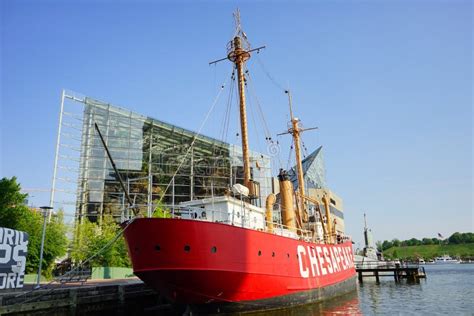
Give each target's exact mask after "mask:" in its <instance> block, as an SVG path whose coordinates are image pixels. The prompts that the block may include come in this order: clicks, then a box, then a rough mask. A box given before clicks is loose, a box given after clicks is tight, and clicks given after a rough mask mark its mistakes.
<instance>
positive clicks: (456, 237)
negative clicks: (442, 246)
mask: <svg viewBox="0 0 474 316" xmlns="http://www.w3.org/2000/svg"><path fill="white" fill-rule="evenodd" d="M448 241H449V243H450V244H461V243H462V242H463V236H462V235H461V234H460V233H458V232H455V233H454V234H452V235H451V236H450V237H449V238H448Z"/></svg>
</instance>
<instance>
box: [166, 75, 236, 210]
mask: <svg viewBox="0 0 474 316" xmlns="http://www.w3.org/2000/svg"><path fill="white" fill-rule="evenodd" d="M228 80H229V77H228V78H227V79H226V80H225V82H224V83H223V84H222V85H221V88H220V90H219V92H218V93H217V95H216V97H215V98H214V102H212V105H211V107H210V108H209V111H208V112H207V113H206V116H205V117H204V120H203V122H202V123H201V126H199V129H198V131H197V133H196V134H194V137H193V140H192V141H191V144H190V145H189V147H188V149H187V150H186V153H185V154H184V157H183V159H182V160H181V162H180V164H179V165H178V168H177V169H176V171H175V172H174V174H173V177H171V180H170V182H169V183H168V185H167V186H166V188H165V190H164V191H163V193H162V195H161V198H160V200H159V203H161V202H163V199H164V197H165V194H166V192H167V191H168V189H169V188H170V186H171V183H173V181H174V178H175V177H176V175H177V174H178V171H179V170H180V169H181V167H182V166H183V164H184V162H185V161H186V158H187V156H188V155H189V153H190V152H191V149H192V148H193V147H194V143H195V142H196V140H197V138H198V136H200V135H201V131H202V129H203V127H204V125H205V124H206V122H207V120H208V119H209V116H210V115H211V112H212V111H213V110H214V107H215V106H216V104H217V101H219V98H220V96H221V94H222V91H224V88H225V86H226V84H227V83H228Z"/></svg>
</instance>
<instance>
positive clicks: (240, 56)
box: [227, 33, 252, 194]
mask: <svg viewBox="0 0 474 316" xmlns="http://www.w3.org/2000/svg"><path fill="white" fill-rule="evenodd" d="M229 44H230V45H229V52H228V55H227V56H228V58H229V60H230V61H232V62H233V63H234V64H235V68H236V69H237V80H238V85H239V110H240V131H241V135H242V159H243V163H244V185H245V186H246V187H247V188H248V189H249V190H250V193H251V194H252V186H251V185H250V156H249V141H248V131H247V109H246V106H245V78H244V64H245V62H246V61H247V60H249V59H250V53H249V52H248V51H247V50H246V49H244V47H243V41H242V38H241V35H240V33H238V34H237V35H236V36H235V37H234V38H233V40H232V41H231V42H230V43H229Z"/></svg>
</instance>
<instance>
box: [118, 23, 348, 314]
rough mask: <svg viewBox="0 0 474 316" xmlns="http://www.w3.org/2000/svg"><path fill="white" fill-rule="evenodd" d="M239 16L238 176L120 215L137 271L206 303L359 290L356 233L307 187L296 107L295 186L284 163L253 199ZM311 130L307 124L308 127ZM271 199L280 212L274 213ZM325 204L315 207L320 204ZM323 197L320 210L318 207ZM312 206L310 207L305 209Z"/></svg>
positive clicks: (163, 290) (231, 305)
mask: <svg viewBox="0 0 474 316" xmlns="http://www.w3.org/2000/svg"><path fill="white" fill-rule="evenodd" d="M261 48H262V47H260V48H257V49H250V45H249V44H248V42H247V41H246V35H245V33H243V32H242V30H241V29H240V23H238V24H237V30H236V35H235V37H234V38H233V40H232V41H231V42H230V43H229V45H228V55H227V58H226V59H228V60H230V61H231V62H233V63H234V64H235V68H236V69H237V75H238V76H237V78H238V87H239V93H240V100H239V101H240V119H241V131H242V134H241V135H242V152H243V165H244V180H243V185H241V184H235V185H234V186H233V187H232V192H228V194H226V195H224V196H219V197H212V198H208V199H203V200H193V201H189V202H184V203H181V204H180V205H179V207H178V211H176V212H173V214H172V215H171V214H169V218H139V217H136V218H135V219H132V220H130V221H128V222H125V223H124V224H123V225H124V226H125V230H124V236H125V239H126V242H127V244H128V250H129V254H130V256H131V259H132V264H133V270H134V273H135V274H136V275H137V276H138V277H139V278H140V279H142V280H143V281H144V282H145V283H146V284H148V285H150V286H151V287H153V288H155V289H156V290H158V291H159V292H160V294H162V295H164V296H165V297H166V298H167V299H169V300H170V301H171V302H174V303H177V304H182V305H188V306H196V307H199V308H203V309H204V310H207V311H210V312H219V311H228V310H242V309H252V310H256V309H267V308H278V307H281V306H291V305H298V304H305V303H311V302H316V301H320V300H323V299H327V298H331V297H334V296H338V295H341V294H344V293H347V292H350V291H353V290H355V286H356V278H355V274H356V273H355V268H354V259H353V253H352V242H351V241H350V240H349V238H347V237H344V236H342V235H340V234H339V233H337V232H336V230H335V227H334V222H333V220H332V219H331V212H330V211H326V210H330V206H329V200H330V196H328V195H327V194H326V195H324V196H323V197H322V198H321V199H317V198H316V197H310V196H306V195H305V193H306V192H305V187H304V180H303V171H302V170H303V168H302V163H301V157H300V139H299V136H300V134H301V133H302V132H303V131H304V130H305V129H303V128H302V127H301V126H300V124H299V120H298V119H297V118H294V117H293V113H292V110H291V97H290V94H289V92H288V96H289V100H290V102H289V103H290V114H291V127H290V128H289V130H288V132H287V133H288V134H291V135H292V136H293V138H294V144H295V153H296V162H297V164H296V167H297V169H296V171H297V177H298V190H297V191H295V190H294V189H293V186H292V183H291V181H290V180H289V178H288V174H287V173H286V172H285V171H283V170H280V174H279V194H278V197H277V196H275V195H274V194H273V193H272V194H270V195H269V196H268V197H266V208H261V207H259V206H257V205H260V204H259V203H257V202H256V199H257V195H258V194H257V192H258V191H259V188H258V183H256V182H254V181H252V179H251V173H250V162H249V153H248V141H247V126H246V121H247V119H246V110H245V93H244V70H243V69H244V68H243V67H244V66H243V65H244V63H245V62H246V61H247V60H248V59H249V58H250V53H251V52H253V51H255V50H259V49H261ZM306 130H307V129H306ZM276 199H278V200H279V202H280V205H281V209H280V211H281V222H279V223H275V222H273V210H274V205H275V202H276ZM320 206H321V207H320ZM323 206H324V212H323V211H322V207H323ZM308 209H311V210H312V214H308Z"/></svg>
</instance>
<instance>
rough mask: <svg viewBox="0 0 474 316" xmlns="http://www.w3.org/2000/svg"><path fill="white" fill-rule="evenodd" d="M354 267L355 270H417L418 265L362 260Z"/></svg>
mask: <svg viewBox="0 0 474 316" xmlns="http://www.w3.org/2000/svg"><path fill="white" fill-rule="evenodd" d="M355 266H356V268H357V269H394V268H417V267H418V264H408V263H405V262H399V261H379V260H370V259H368V260H367V259H364V260H362V261H356V262H355Z"/></svg>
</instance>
